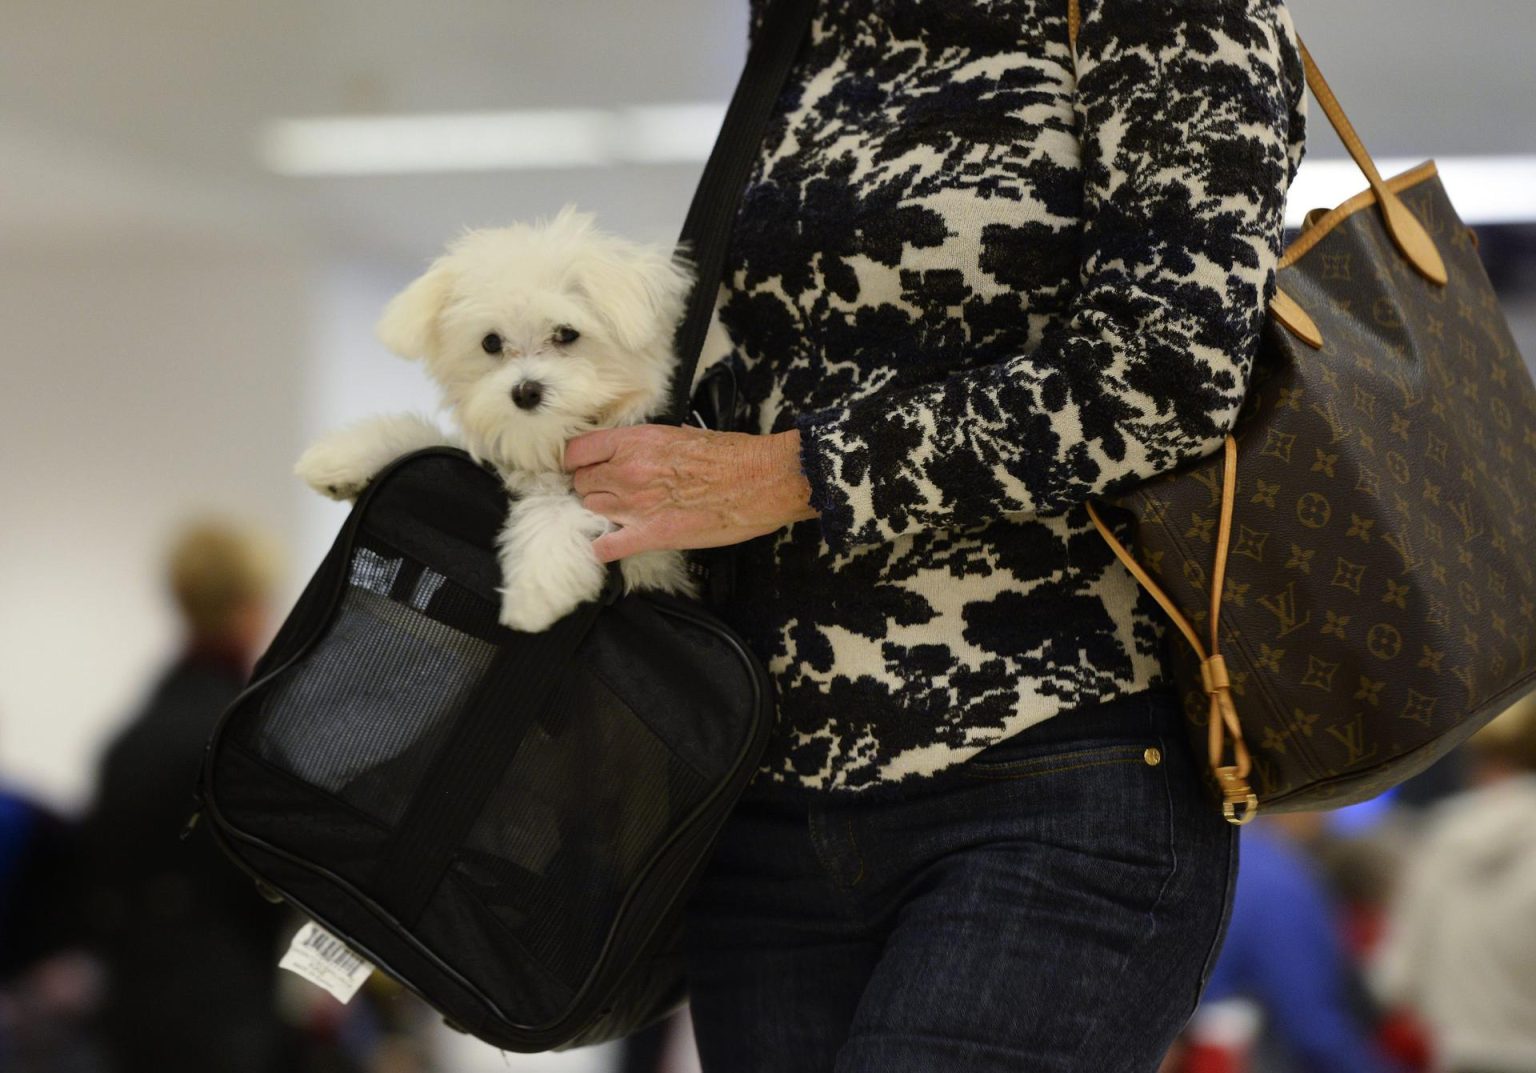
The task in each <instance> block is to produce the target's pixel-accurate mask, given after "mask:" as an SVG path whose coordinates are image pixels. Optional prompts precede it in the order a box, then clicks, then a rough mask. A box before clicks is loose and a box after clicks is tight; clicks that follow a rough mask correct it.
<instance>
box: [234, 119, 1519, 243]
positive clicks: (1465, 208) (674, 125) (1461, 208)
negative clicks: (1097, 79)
mask: <svg viewBox="0 0 1536 1073" xmlns="http://www.w3.org/2000/svg"><path fill="white" fill-rule="evenodd" d="M724 118H725V106H724V105H722V104H710V103H691V104H653V105H640V106H635V107H629V108H616V109H604V108H548V109H537V110H525V111H513V112H443V113H438V114H422V115H380V116H331V117H319V118H314V119H282V120H278V121H276V122H273V123H269V124H267V126H266V127H265V128H264V129H263V131H262V133H261V138H260V152H261V158H262V160H263V162H264V163H265V164H266V166H267V167H268V168H269V169H270V170H272V171H275V172H277V173H279V174H281V175H402V174H411V173H430V172H448V171H509V170H514V171H515V170H521V169H527V168H593V167H608V166H611V165H614V164H669V163H681V164H698V163H701V162H703V160H704V159H705V158H706V157H708V156H709V148H710V146H711V145H712V144H714V140H715V134H716V133H717V132H718V131H719V129H720V123H721V121H722V120H723V119H724ZM1419 163H1420V161H1417V160H1407V159H1401V160H1397V159H1394V160H1382V161H1379V162H1378V164H1379V166H1380V168H1381V172H1382V174H1383V175H1388V176H1391V175H1395V174H1397V173H1399V172H1402V171H1407V170H1409V169H1410V168H1412V167H1414V166H1416V165H1417V164H1419ZM1439 166H1440V177H1441V181H1442V182H1444V184H1445V188H1446V190H1447V191H1448V192H1449V193H1450V195H1451V199H1452V201H1454V202H1455V203H1456V208H1457V211H1458V212H1460V213H1461V216H1462V219H1464V220H1465V221H1466V222H1467V223H1469V224H1491V223H1520V222H1529V221H1536V156H1465V157H1444V158H1441V159H1440V160H1439ZM1365 187H1366V182H1365V177H1364V176H1362V175H1361V174H1360V171H1359V169H1357V168H1356V167H1355V165H1354V162H1353V161H1351V160H1347V159H1344V160H1308V161H1306V162H1305V163H1303V164H1302V166H1301V172H1300V174H1298V175H1297V176H1296V182H1295V183H1294V184H1293V185H1292V187H1291V192H1290V198H1289V201H1288V204H1287V209H1286V223H1287V224H1289V225H1290V226H1292V227H1299V226H1301V222H1302V218H1303V217H1304V216H1305V215H1306V214H1307V212H1308V211H1309V210H1310V209H1313V208H1318V207H1328V208H1331V207H1333V206H1334V205H1338V204H1340V203H1341V202H1343V201H1346V200H1348V199H1349V198H1350V197H1352V196H1353V195H1355V194H1357V193H1359V192H1360V191H1361V190H1363V189H1365Z"/></svg>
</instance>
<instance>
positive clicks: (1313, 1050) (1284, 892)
mask: <svg viewBox="0 0 1536 1073" xmlns="http://www.w3.org/2000/svg"><path fill="white" fill-rule="evenodd" d="M1323 826H1324V816H1323V815H1322V814H1321V813H1315V812H1310V813H1309V812H1299V813H1275V814H1272V815H1265V814H1261V815H1260V817H1259V818H1258V819H1257V820H1255V821H1254V823H1253V824H1252V825H1251V826H1249V827H1245V828H1244V829H1243V833H1242V842H1241V847H1240V862H1239V867H1238V870H1237V893H1236V895H1235V897H1234V899H1233V905H1232V917H1231V921H1230V923H1229V924H1228V927H1227V935H1226V939H1225V942H1224V943H1223V945H1222V949H1221V953H1220V955H1219V957H1218V959H1217V962H1216V966H1215V968H1214V969H1213V970H1212V972H1211V979H1210V982H1209V984H1208V985H1207V987H1206V991H1205V994H1204V997H1203V998H1202V1001H1201V1012H1200V1013H1197V1014H1196V1017H1195V1019H1194V1020H1193V1021H1192V1023H1191V1026H1190V1030H1189V1033H1188V1038H1187V1042H1188V1043H1189V1045H1190V1051H1191V1055H1190V1057H1188V1058H1187V1059H1186V1066H1187V1067H1188V1068H1190V1069H1199V1070H1202V1071H1204V1070H1211V1071H1213V1073H1214V1071H1215V1070H1218V1069H1219V1070H1222V1071H1223V1073H1392V1071H1395V1070H1396V1069H1397V1066H1396V1065H1395V1064H1394V1063H1393V1062H1392V1061H1391V1059H1389V1058H1388V1057H1387V1055H1386V1054H1385V1053H1384V1052H1383V1051H1382V1050H1381V1049H1380V1048H1379V1047H1378V1046H1377V1045H1376V1043H1375V1042H1374V1040H1373V1038H1372V1036H1373V1026H1372V1025H1371V1024H1370V1021H1371V1017H1370V1012H1371V1011H1370V1010H1369V1008H1368V1007H1369V1003H1368V1002H1364V1001H1362V1000H1363V999H1365V998H1366V995H1365V992H1364V988H1363V985H1362V984H1361V982H1360V980H1359V976H1358V973H1357V971H1356V969H1355V967H1354V965H1353V964H1352V963H1351V961H1350V959H1349V956H1348V951H1347V949H1346V946H1345V943H1344V937H1343V921H1342V919H1341V915H1340V913H1339V911H1338V909H1337V907H1336V905H1335V903H1334V899H1333V896H1332V893H1331V892H1330V891H1329V889H1328V887H1327V884H1326V882H1325V880H1324V876H1323V871H1322V868H1321V866H1320V865H1319V864H1318V862H1317V861H1316V859H1315V858H1314V855H1313V852H1312V850H1311V845H1312V844H1313V843H1314V842H1315V841H1316V840H1317V839H1318V838H1319V837H1320V835H1321V834H1322V831H1323ZM1234 1000H1243V1001H1244V1002H1245V1003H1247V1004H1250V1005H1251V1006H1252V1007H1253V1008H1254V1009H1255V1010H1256V1012H1257V1015H1258V1016H1257V1018H1256V1019H1255V1020H1256V1023H1255V1024H1254V1026H1253V1031H1252V1032H1251V1033H1248V1034H1247V1038H1245V1039H1243V1040H1242V1041H1241V1046H1240V1047H1233V1048H1231V1050H1233V1051H1235V1052H1236V1053H1230V1054H1227V1055H1226V1056H1224V1058H1223V1059H1222V1060H1220V1061H1217V1060H1216V1056H1214V1055H1212V1054H1210V1053H1208V1052H1209V1051H1211V1050H1212V1048H1210V1047H1207V1046H1205V1041H1204V1040H1203V1039H1202V1026H1203V1025H1205V1024H1208V1023H1211V1022H1212V1021H1213V1020H1219V1021H1220V1022H1221V1023H1222V1024H1223V1025H1225V1024H1226V1022H1227V1021H1228V1020H1230V1017H1229V1016H1223V1017H1221V1018H1215V1019H1213V1018H1211V1017H1210V1016H1209V1014H1210V1011H1211V1010H1212V1009H1217V1010H1220V1011H1222V1012H1223V1013H1224V1012H1225V1010H1226V1009H1227V1008H1229V1004H1230V1003H1232V1002H1233V1001H1234ZM1362 1007H1365V1008H1362ZM1220 1034H1222V1035H1225V1034H1227V1033H1225V1032H1223V1033H1220Z"/></svg>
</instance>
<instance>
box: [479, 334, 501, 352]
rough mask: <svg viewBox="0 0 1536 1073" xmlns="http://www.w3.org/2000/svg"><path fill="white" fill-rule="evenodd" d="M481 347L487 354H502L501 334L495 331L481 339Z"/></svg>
mask: <svg viewBox="0 0 1536 1073" xmlns="http://www.w3.org/2000/svg"><path fill="white" fill-rule="evenodd" d="M480 349H481V350H483V351H485V352H486V353H487V354H500V353H501V336H499V335H497V334H496V333H495V332H492V333H491V334H490V335H487V336H486V337H485V338H484V339H482V340H480Z"/></svg>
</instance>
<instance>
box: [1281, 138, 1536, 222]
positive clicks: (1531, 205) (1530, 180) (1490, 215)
mask: <svg viewBox="0 0 1536 1073" xmlns="http://www.w3.org/2000/svg"><path fill="white" fill-rule="evenodd" d="M1423 162H1424V161H1423V160H1422V159H1419V160H1413V159H1408V158H1400V159H1387V160H1378V161H1377V162H1376V167H1377V169H1378V170H1379V171H1380V172H1381V174H1382V175H1384V176H1386V177H1388V178H1390V177H1392V176H1393V175H1397V174H1399V173H1401V172H1405V171H1409V170H1411V169H1413V168H1415V167H1417V166H1418V165H1420V164H1422V163H1423ZM1435 164H1436V166H1437V167H1438V168H1439V169H1440V182H1441V184H1442V185H1444V187H1445V191H1446V193H1447V194H1449V195H1450V198H1451V202H1452V203H1453V204H1454V205H1455V206H1456V212H1457V214H1458V215H1459V216H1460V217H1461V218H1462V221H1463V222H1465V223H1467V224H1469V225H1481V224H1511V223H1529V222H1532V221H1536V156H1459V157H1455V156H1453V157H1440V158H1438V159H1437V160H1436V161H1435ZM1366 188H1367V183H1366V181H1365V176H1364V175H1362V174H1361V173H1360V169H1359V168H1357V167H1356V166H1355V162H1354V161H1353V160H1350V159H1348V158H1345V159H1343V160H1308V161H1304V162H1303V163H1302V165H1301V170H1300V171H1299V172H1298V173H1297V175H1296V181H1295V182H1294V183H1292V184H1291V190H1290V195H1289V197H1288V198H1287V200H1286V208H1285V222H1286V224H1287V225H1288V226H1290V227H1300V226H1301V223H1302V220H1303V218H1304V217H1305V216H1306V215H1307V213H1308V212H1309V211H1311V210H1312V209H1315V208H1333V207H1334V206H1335V205H1338V204H1340V203H1342V202H1344V201H1347V200H1349V199H1350V198H1351V197H1353V196H1354V195H1356V194H1358V193H1360V191H1362V190H1364V189H1366Z"/></svg>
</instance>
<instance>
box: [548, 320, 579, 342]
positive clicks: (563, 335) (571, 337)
mask: <svg viewBox="0 0 1536 1073" xmlns="http://www.w3.org/2000/svg"><path fill="white" fill-rule="evenodd" d="M550 338H552V339H553V340H554V341H555V342H557V343H559V344H560V345H561V346H569V345H570V344H571V343H574V342H575V341H576V340H578V339H580V338H581V333H580V332H578V331H577V330H576V329H575V328H572V327H571V326H570V325H569V324H562V325H560V327H558V328H556V329H555V334H554V335H553V336H551V337H550Z"/></svg>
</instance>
